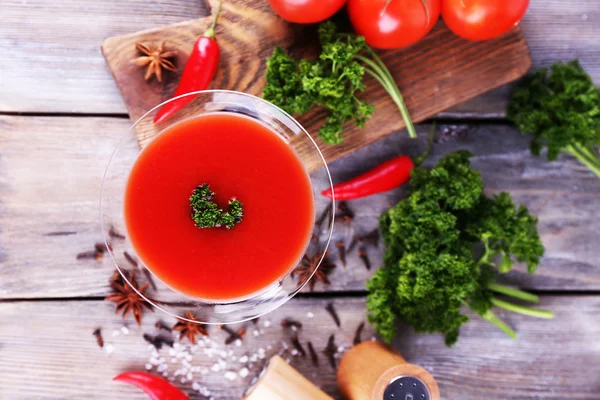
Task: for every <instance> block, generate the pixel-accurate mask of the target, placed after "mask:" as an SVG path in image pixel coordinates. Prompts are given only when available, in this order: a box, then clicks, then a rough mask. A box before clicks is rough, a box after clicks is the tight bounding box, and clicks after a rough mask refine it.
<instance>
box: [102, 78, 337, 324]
mask: <svg viewBox="0 0 600 400" xmlns="http://www.w3.org/2000/svg"><path fill="white" fill-rule="evenodd" d="M218 93H225V94H232V95H236V96H241V97H247V98H250V99H253V100H257V101H259V102H260V103H262V104H264V105H265V106H267V107H270V108H272V109H275V110H277V111H278V112H279V113H281V114H283V115H284V116H285V117H287V118H289V120H290V121H292V122H293V123H294V125H295V126H296V127H298V128H299V129H300V131H301V132H302V134H303V135H306V136H307V137H308V139H309V140H310V142H311V143H312V147H313V148H314V149H315V150H316V151H317V153H318V155H319V158H320V160H321V162H322V164H323V167H322V168H324V169H325V173H326V175H327V180H328V183H329V187H330V188H332V190H331V204H330V206H328V208H331V210H332V217H331V221H330V223H329V226H328V227H327V228H328V230H329V233H328V235H327V239H326V241H325V246H324V247H323V251H322V254H321V257H320V258H319V262H318V264H317V267H316V268H314V269H313V271H312V272H311V274H310V276H309V278H308V279H306V280H305V281H304V282H303V283H302V284H301V285H298V286H297V287H296V288H295V289H293V290H291V291H290V292H289V293H287V294H286V295H285V297H284V298H283V299H282V301H279V302H277V303H276V304H274V305H273V306H272V307H270V308H268V309H266V310H264V311H262V312H260V313H257V314H256V315H254V316H251V317H247V318H241V319H239V320H236V321H233V322H226V323H224V322H219V321H199V320H195V319H190V318H187V317H185V315H175V313H173V312H172V311H170V310H169V309H167V308H166V307H162V306H161V305H160V303H161V302H159V301H154V300H153V299H152V298H150V297H149V296H146V295H144V294H143V293H142V292H140V291H139V290H138V288H136V287H135V286H134V285H133V284H132V283H131V282H130V280H129V279H128V277H127V276H126V275H125V274H124V273H123V271H122V270H121V267H120V266H119V264H118V263H117V260H116V259H115V256H114V252H113V249H112V246H111V244H110V242H109V240H108V236H107V235H106V234H105V232H104V229H103V221H104V219H105V216H104V212H103V209H102V204H103V200H104V192H105V182H106V177H107V175H108V172H109V170H110V166H111V164H112V162H113V159H114V158H115V155H116V154H117V151H118V150H119V149H120V148H121V146H122V144H123V142H124V141H125V140H126V139H127V137H128V136H129V135H131V134H132V133H133V135H134V137H135V133H134V130H135V128H136V126H138V124H140V123H141V122H142V121H143V120H144V119H145V118H147V117H148V116H149V115H151V114H152V113H153V112H154V111H156V110H158V109H160V108H162V107H163V106H164V105H166V104H169V103H171V102H174V101H177V100H179V99H182V98H185V97H189V96H199V95H207V94H218ZM165 129H166V128H165ZM157 136H158V135H157ZM152 140H154V138H153V139H152ZM136 141H137V138H136ZM138 146H139V143H138ZM142 150H143V148H141V147H140V152H141V151H142ZM138 157H139V155H138ZM136 159H137V157H136ZM307 173H308V170H307ZM311 186H312V184H311ZM99 211H100V232H101V234H102V236H103V242H104V245H105V246H106V248H107V250H108V253H109V255H110V258H111V260H112V262H113V265H114V266H115V268H116V270H117V271H118V272H119V274H120V275H121V278H122V279H123V281H124V282H125V283H126V284H127V285H129V287H130V288H131V289H133V290H134V291H135V293H136V294H137V295H138V296H140V297H141V298H142V299H144V300H145V301H146V302H148V303H149V304H150V305H151V306H152V307H155V308H157V309H159V310H160V311H162V312H164V313H166V314H167V315H169V316H171V317H174V318H176V319H178V320H183V321H187V322H194V323H198V324H203V325H223V324H234V323H241V322H245V321H250V320H252V319H255V318H259V317H261V316H263V315H265V314H268V313H270V312H271V311H273V310H275V309H277V308H279V307H281V306H282V305H284V304H285V303H287V302H288V301H289V300H290V299H292V298H293V297H294V296H296V294H298V293H299V292H300V291H301V290H302V289H303V288H304V287H305V286H306V285H307V284H308V283H309V282H310V280H311V279H312V278H313V276H314V274H315V273H316V272H317V270H318V269H319V268H320V267H321V264H322V262H323V260H324V259H325V257H326V255H327V250H328V249H329V246H330V244H331V239H332V236H333V227H334V222H335V218H333V216H334V214H335V192H334V190H333V180H332V179H331V173H330V171H329V167H328V165H327V161H326V160H325V156H324V155H323V152H322V151H321V149H320V148H319V146H318V144H317V143H316V142H315V140H314V138H313V137H312V136H311V135H310V134H309V133H308V131H307V130H306V129H305V128H304V127H303V126H302V124H300V123H299V122H298V121H297V120H296V119H295V118H294V117H293V116H292V115H290V114H289V113H288V112H286V111H285V110H283V109H281V108H280V107H278V106H276V105H275V104H273V103H271V102H269V101H267V100H265V99H263V98H261V97H258V96H255V95H252V94H249V93H244V92H238V91H235V90H228V89H207V90H198V91H194V92H189V93H185V94H182V95H180V96H176V97H173V98H170V99H168V100H166V101H163V102H161V103H160V104H158V105H156V106H154V107H152V108H151V109H150V110H148V111H146V112H145V113H144V114H143V115H142V116H140V117H139V118H138V119H137V120H136V121H135V122H134V123H133V124H132V125H131V126H130V127H129V129H128V130H127V132H125V133H124V134H123V135H122V136H121V138H120V139H119V141H118V143H117V145H116V147H115V149H114V150H113V151H112V153H111V155H110V158H109V159H108V163H107V164H106V168H105V170H104V174H103V175H102V183H101V186H100V201H99ZM140 261H141V260H140ZM142 263H143V262H142ZM149 270H150V272H151V269H149ZM293 270H294V268H293V267H291V268H290V270H289V271H288V272H287V273H286V274H285V275H284V277H287V276H289V274H290V273H291V272H292V271H293ZM151 273H152V274H153V275H154V273H153V272H151ZM157 278H158V277H157ZM276 282H277V281H275V282H273V283H276ZM273 283H272V284H273ZM272 284H271V285H272ZM271 285H269V286H266V287H264V288H263V289H261V290H260V291H258V292H255V293H251V294H249V295H248V296H247V297H244V298H243V299H241V300H237V301H236V299H232V300H233V301H232V302H222V301H220V300H215V301H210V300H206V299H204V300H203V299H194V298H192V297H191V296H188V295H186V294H185V293H182V292H179V291H176V290H175V289H171V290H173V291H175V292H178V293H179V294H181V295H183V296H185V297H187V298H190V299H193V300H194V301H201V302H204V303H205V304H213V305H231V304H236V303H243V302H245V301H250V300H252V299H253V298H254V297H255V296H258V295H260V294H263V293H265V291H267V290H268V289H269V287H270V286H271Z"/></svg>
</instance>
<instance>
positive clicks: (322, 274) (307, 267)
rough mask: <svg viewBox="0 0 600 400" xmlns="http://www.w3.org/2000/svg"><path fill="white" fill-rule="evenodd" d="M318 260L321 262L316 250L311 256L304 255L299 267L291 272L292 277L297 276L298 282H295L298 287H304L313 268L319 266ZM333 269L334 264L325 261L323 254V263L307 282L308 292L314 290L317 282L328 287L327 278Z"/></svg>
mask: <svg viewBox="0 0 600 400" xmlns="http://www.w3.org/2000/svg"><path fill="white" fill-rule="evenodd" d="M320 260H321V252H320V251H318V250H317V251H315V253H314V254H313V255H312V256H308V255H306V254H305V255H304V257H302V261H300V265H298V266H297V267H296V268H295V269H294V270H293V271H292V274H291V275H292V277H294V276H296V275H298V282H297V285H298V286H302V285H304V283H305V282H306V281H308V280H309V279H310V275H311V274H312V272H313V271H314V270H315V268H316V267H317V265H318V264H319V261H320ZM334 268H335V264H333V263H331V262H330V261H329V260H328V259H327V253H325V257H324V258H323V262H322V263H321V265H320V266H319V268H317V270H316V272H315V274H314V275H313V276H312V279H310V281H309V282H308V286H309V287H310V291H311V292H312V291H313V290H315V284H316V283H317V282H321V283H323V284H324V285H330V284H331V282H330V281H329V278H328V277H327V276H328V275H329V274H330V273H331V271H333V269H334Z"/></svg>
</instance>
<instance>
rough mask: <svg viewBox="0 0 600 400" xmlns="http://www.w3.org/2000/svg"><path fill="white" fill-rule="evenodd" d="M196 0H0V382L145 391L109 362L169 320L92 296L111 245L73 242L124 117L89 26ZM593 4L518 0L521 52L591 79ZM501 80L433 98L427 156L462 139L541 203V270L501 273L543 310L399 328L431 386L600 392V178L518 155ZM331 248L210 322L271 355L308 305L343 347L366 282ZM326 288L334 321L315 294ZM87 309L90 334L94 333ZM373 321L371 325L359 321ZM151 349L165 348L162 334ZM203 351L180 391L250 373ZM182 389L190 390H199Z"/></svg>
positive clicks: (536, 208)
mask: <svg viewBox="0 0 600 400" xmlns="http://www.w3.org/2000/svg"><path fill="white" fill-rule="evenodd" d="M201 3H202V2H201V1H190V0H168V1H148V0H129V1H121V0H103V1H77V0H54V1H52V2H48V1H42V0H28V1H21V0H2V2H0V16H1V20H2V23H0V50H1V53H2V57H1V60H2V61H0V277H1V278H0V399H7V400H9V399H10V400H14V399H42V398H43V399H65V398H72V399H107V398H111V399H143V398H145V396H144V395H143V394H142V393H141V392H140V391H139V390H137V389H135V388H132V387H129V386H125V385H122V384H116V383H113V382H112V381H111V378H112V377H113V376H115V375H116V374H118V373H119V372H122V371H125V370H129V369H144V366H145V364H146V363H147V362H148V360H149V355H150V350H149V349H148V344H147V343H146V342H145V341H144V340H143V338H142V334H143V333H151V334H153V333H154V331H155V328H154V323H155V322H156V321H157V320H159V319H162V320H163V321H165V322H166V323H168V324H173V323H174V321H173V320H170V319H169V318H166V317H165V316H164V315H161V314H160V313H159V312H157V313H154V314H147V315H146V316H145V318H144V322H143V325H142V327H137V326H136V325H135V323H132V321H131V320H128V321H126V322H122V321H121V319H120V318H119V317H118V316H115V315H114V314H113V312H114V311H113V310H114V309H113V306H112V305H111V304H107V303H105V302H103V297H104V296H105V295H106V294H107V293H109V287H108V285H107V281H108V278H109V276H110V274H111V272H112V270H113V266H112V265H111V263H110V261H109V260H108V259H105V260H103V261H93V260H76V254H77V253H79V252H82V251H86V250H89V249H90V248H91V246H93V244H94V243H95V242H97V241H100V240H101V236H100V233H99V221H98V219H99V217H98V196H99V188H100V182H101V179H102V174H103V171H104V167H105V165H106V163H107V161H108V157H109V156H110V153H111V151H112V150H113V148H114V147H115V145H116V143H117V141H118V140H119V138H120V137H121V135H123V134H124V132H125V131H126V130H127V128H128V127H129V125H130V122H129V121H128V119H127V116H126V114H125V108H124V105H123V103H122V101H121V98H120V96H119V93H118V90H117V88H116V86H115V84H114V82H113V81H112V78H111V76H110V74H109V72H108V70H107V68H106V66H105V63H104V60H103V58H102V56H101V53H100V43H101V42H102V40H103V39H105V38H106V37H109V36H112V35H117V34H124V33H129V32H134V31H137V30H140V29H146V28H151V27H155V26H159V25H164V24H169V23H174V22H178V21H182V20H186V19H189V18H191V17H194V16H201V15H205V14H206V10H205V9H204V8H203V5H202V4H201ZM599 20H600V6H599V4H598V1H597V0H577V1H563V0H532V4H531V7H530V10H529V12H528V13H527V16H526V18H525V20H524V21H523V25H522V26H523V32H524V34H525V36H526V37H527V39H528V41H529V45H530V47H531V52H532V56H533V60H534V64H535V65H536V66H545V65H548V64H550V63H552V62H554V61H557V60H568V59H571V58H575V57H578V58H579V59H580V60H581V62H582V64H583V66H584V67H585V68H586V69H587V70H588V71H589V72H590V73H591V74H592V76H593V77H594V79H595V81H596V82H597V83H599V84H600V41H599V40H598V38H599V37H600V24H599V23H598V21H599ZM507 93H508V88H501V89H499V90H496V91H494V92H492V93H488V94H486V95H484V96H482V97H481V98H479V99H476V100H475V101H471V102H469V103H468V104H464V105H461V106H460V107H457V108H455V109H452V110H448V111H447V112H445V113H443V114H441V115H439V116H438V117H437V118H436V119H437V123H438V129H439V133H440V135H441V138H440V140H439V141H438V143H437V144H436V145H435V146H434V148H433V152H432V156H431V158H430V159H429V161H428V162H429V164H431V163H434V162H435V161H436V160H437V159H439V157H440V156H441V155H443V154H445V153H448V152H450V151H452V150H455V149H459V148H467V149H470V150H471V151H473V152H474V153H475V154H476V157H475V158H474V165H475V166H476V167H477V168H480V169H481V171H482V173H483V176H484V179H485V181H486V188H487V189H488V190H489V191H490V192H498V191H502V190H505V191H509V192H510V193H511V194H512V195H513V196H514V197H515V198H516V200H517V201H519V202H523V203H525V204H527V205H528V206H529V208H530V210H531V212H532V213H533V214H537V215H538V216H539V219H540V222H539V229H540V232H541V236H542V239H543V242H544V244H545V246H546V249H547V252H546V256H545V257H544V259H543V262H542V265H541V266H540V268H539V270H538V271H539V272H538V273H537V274H536V275H535V276H529V275H527V274H526V273H524V272H523V269H522V268H519V270H518V271H516V272H513V273H511V274H510V275H509V276H508V278H507V281H508V283H511V284H514V285H517V286H520V287H523V288H526V289H528V290H531V291H534V292H536V293H537V294H539V295H540V297H541V304H540V306H541V307H543V308H547V309H550V310H552V311H554V313H555V314H556V319H555V320H553V321H545V320H535V319H532V318H526V317H519V316H515V315H506V314H502V316H503V317H504V318H506V320H507V322H508V323H509V324H510V325H511V326H513V327H514V328H515V330H516V331H517V332H518V335H519V338H518V340H516V341H512V340H510V339H508V338H507V337H505V336H504V335H503V334H502V333H501V332H500V331H498V330H496V329H495V328H494V327H492V326H491V325H489V324H487V323H485V322H482V321H481V320H480V319H478V318H474V319H473V321H472V322H470V323H469V324H468V325H466V326H465V327H464V329H462V331H461V338H460V340H459V342H458V344H457V345H456V346H455V347H453V348H446V347H445V346H444V344H443V341H442V338H441V337H440V336H439V335H416V334H414V332H412V331H411V329H409V328H402V329H401V331H400V335H399V337H398V339H397V340H396V342H395V345H396V347H397V348H398V349H399V350H400V351H401V352H402V353H403V354H404V356H405V357H406V358H407V359H408V360H409V361H410V362H413V363H416V364H420V365H422V366H423V367H425V368H427V369H428V370H429V371H430V372H431V373H432V374H433V375H434V376H435V377H436V379H437V380H438V382H439V385H440V388H441V391H442V396H443V398H445V399H532V398H536V399H556V400H558V399H600V339H599V338H600V261H599V260H600V257H598V247H599V246H598V245H599V240H598V232H599V231H600V211H598V210H599V209H600V207H599V206H600V181H598V179H596V178H595V177H594V176H593V175H592V174H591V173H590V172H589V171H588V170H586V169H585V168H584V167H582V166H581V165H580V164H578V163H577V162H575V161H574V160H573V159H571V158H570V157H560V159H559V160H558V161H556V162H553V163H546V162H545V161H542V160H538V159H535V158H533V157H531V156H530V155H529V151H528V140H527V138H525V137H522V136H521V135H520V134H519V132H517V131H516V130H515V129H514V128H513V127H512V126H511V125H510V124H508V123H507V121H506V120H504V109H505V105H506V101H507ZM428 129H429V124H423V125H421V126H419V132H420V138H419V140H418V141H410V142H409V140H408V139H406V135H404V134H397V135H394V136H392V137H389V138H387V139H385V140H383V141H381V142H378V143H375V144H373V145H372V146H370V147H367V148H364V149H362V150H360V151H358V152H356V153H354V154H352V155H351V156H349V157H346V158H344V159H341V160H339V161H337V162H335V163H333V164H331V171H332V174H333V178H334V180H335V181H340V180H343V179H345V178H349V177H351V176H353V175H355V174H356V173H357V172H358V171H364V170H366V169H367V168H369V167H372V166H374V165H376V164H377V163H378V162H379V161H380V160H381V159H384V158H388V157H391V156H393V155H396V154H399V153H409V154H418V153H419V152H420V151H422V150H423V148H424V147H425V136H426V131H427V130H428ZM403 195H404V191H403V190H402V189H400V190H396V191H393V192H390V193H387V194H385V195H379V196H374V197H371V198H368V199H364V200H359V201H355V202H353V203H352V204H351V206H352V208H353V209H354V210H355V211H356V214H357V216H356V218H355V221H354V222H353V224H352V226H350V227H344V226H339V227H338V228H337V229H336V237H338V238H340V237H346V238H348V237H350V236H351V235H352V234H353V232H356V233H361V232H362V233H364V232H367V231H369V230H370V229H372V228H374V227H375V226H376V224H377V216H378V215H379V214H380V212H381V211H383V210H385V209H386V208H388V207H389V206H391V205H392V204H394V203H395V202H396V201H397V200H398V199H400V198H401V197H402V196H403ZM369 251H370V257H371V260H372V262H373V264H375V265H377V264H379V262H380V259H381V249H379V250H374V249H370V250H369ZM333 253H335V251H334V252H333ZM336 261H337V263H338V267H337V269H336V270H335V272H334V273H333V274H332V276H331V278H332V281H333V283H332V285H331V286H330V287H323V286H321V285H320V284H318V285H317V287H316V292H318V293H314V294H311V293H304V294H302V295H300V296H298V297H297V298H296V299H294V300H292V301H290V302H289V303H288V304H286V305H285V306H283V307H282V308H281V309H279V310H277V311H276V312H273V313H271V314H269V315H268V316H266V317H263V318H262V319H261V320H260V321H259V324H258V325H256V326H252V325H250V326H248V331H249V333H248V335H247V337H246V338H245V340H244V344H243V345H242V346H240V347H237V346H235V345H233V346H230V347H224V346H223V339H224V337H225V333H224V332H220V331H218V330H217V329H213V330H212V334H211V338H212V339H214V340H215V342H216V343H218V346H220V347H222V348H224V349H225V350H226V351H229V350H231V351H232V352H233V353H234V354H233V355H234V357H238V358H239V357H241V356H242V355H243V354H244V353H248V354H249V355H252V354H254V353H255V352H256V351H257V349H258V348H260V347H262V348H263V349H265V354H266V356H267V357H268V356H269V355H271V354H273V353H276V352H279V351H280V350H281V349H282V346H283V344H282V342H286V341H288V335H287V334H286V333H285V332H283V330H282V329H281V328H280V327H279V322H280V320H281V319H282V318H284V317H293V318H295V319H298V320H301V321H302V322H303V323H304V327H303V329H302V332H301V339H302V340H304V341H306V340H311V341H312V343H313V344H314V346H315V348H316V349H317V351H318V352H319V353H320V351H321V350H322V349H323V348H324V347H325V343H326V341H327V338H328V336H329V335H330V334H332V333H334V334H335V335H336V341H337V343H338V344H339V345H341V346H344V347H345V348H347V347H348V346H349V345H350V344H351V343H352V338H353V336H354V330H355V328H356V327H357V326H358V324H359V323H360V322H362V321H364V320H365V308H364V301H365V297H364V295H365V292H364V282H365V280H366V279H367V278H368V277H369V276H370V274H371V273H372V272H368V271H367V270H366V269H365V268H364V267H363V266H362V264H361V262H360V260H359V259H358V258H357V257H356V255H351V256H350V257H349V262H348V266H347V267H346V268H343V267H342V266H341V264H340V263H339V260H336ZM330 302H333V303H334V304H335V305H336V308H337V310H338V312H339V314H340V318H341V321H342V326H341V328H337V327H336V326H335V325H334V324H333V321H332V320H331V318H330V317H329V315H328V314H327V313H326V312H325V310H324V307H325V305H326V304H328V303H330ZM309 315H314V316H313V317H312V318H310V317H309ZM269 324H271V325H270V326H269ZM123 326H126V327H127V329H123V328H122V327H123ZM98 327H100V328H102V332H103V335H104V340H105V346H104V349H101V348H99V347H98V345H97V344H96V341H95V339H94V337H93V335H92V332H93V331H94V329H96V328H98ZM254 330H256V331H257V335H258V336H254V334H252V332H253V331H254ZM261 331H262V332H261ZM125 333H127V334H125ZM372 335H373V329H372V328H371V327H370V326H368V325H367V327H366V328H365V331H364V332H363V338H364V339H369V338H371V337H372ZM161 354H162V355H164V357H165V358H167V359H168V362H170V358H171V356H170V355H169V349H168V348H166V349H163V350H161ZM199 354H201V353H198V355H196V356H195V357H194V360H193V362H192V364H193V365H197V366H199V367H201V368H207V369H208V371H204V370H203V372H205V374H201V373H196V374H195V375H194V377H193V380H190V381H186V382H185V383H184V384H182V383H181V382H180V377H177V382H178V384H179V385H180V387H182V388H185V389H187V390H188V391H189V392H192V381H198V382H200V383H201V384H202V385H203V386H206V387H207V388H208V389H209V390H210V392H211V396H213V397H214V398H219V399H220V398H239V396H240V394H241V393H242V392H243V390H244V389H245V388H246V387H247V386H248V384H249V382H250V380H251V379H252V377H253V376H255V375H256V373H257V371H258V370H259V369H260V367H261V366H262V364H263V363H264V359H260V358H259V359H257V361H256V362H254V363H253V364H254V365H253V367H252V368H251V370H250V372H249V374H248V376H247V377H240V376H237V377H235V378H234V380H232V381H228V380H227V379H225V378H224V371H223V370H221V371H219V372H213V371H211V370H210V368H211V367H213V365H214V364H215V362H216V360H217V358H212V359H211V358H208V357H206V356H200V355H199ZM216 357H219V356H218V355H217V356H216ZM288 357H289V358H291V361H290V362H291V363H292V365H293V366H294V367H296V368H297V369H299V370H300V371H301V372H302V373H303V374H305V375H306V376H307V377H308V378H310V379H311V380H313V381H314V382H315V383H316V384H318V385H319V386H321V387H323V389H324V390H325V391H327V392H329V393H331V394H332V395H334V396H335V395H336V386H335V372H334V370H333V369H332V368H331V367H330V366H329V364H328V363H327V362H326V360H325V357H324V356H323V355H321V356H320V359H321V360H320V364H319V367H318V368H314V367H313V366H312V365H311V362H310V361H309V360H308V359H305V358H301V357H293V356H291V355H289V356H288ZM225 358H228V366H227V367H226V368H234V365H237V364H236V363H234V362H233V361H231V360H230V359H231V356H230V355H229V354H227V355H226V357H225ZM175 361H176V363H173V365H174V366H173V367H171V368H170V371H171V373H172V372H173V370H174V369H175V368H176V367H175V366H176V365H178V364H177V362H178V361H177V359H176V358H175ZM239 369H240V367H238V366H235V370H236V371H237V370H239ZM195 393H196V394H195V395H194V396H193V398H204V397H203V396H201V395H200V394H198V392H197V391H196V392H195Z"/></svg>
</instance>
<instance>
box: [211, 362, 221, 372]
mask: <svg viewBox="0 0 600 400" xmlns="http://www.w3.org/2000/svg"><path fill="white" fill-rule="evenodd" d="M210 370H211V371H212V372H219V371H220V370H221V366H220V365H219V364H213V366H212V367H210Z"/></svg>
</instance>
